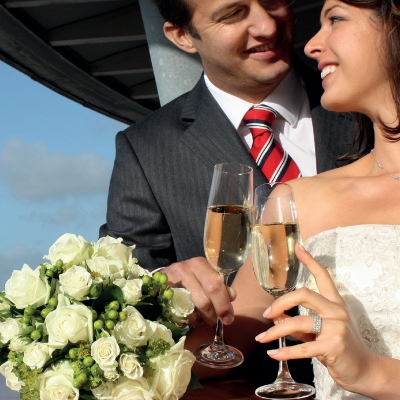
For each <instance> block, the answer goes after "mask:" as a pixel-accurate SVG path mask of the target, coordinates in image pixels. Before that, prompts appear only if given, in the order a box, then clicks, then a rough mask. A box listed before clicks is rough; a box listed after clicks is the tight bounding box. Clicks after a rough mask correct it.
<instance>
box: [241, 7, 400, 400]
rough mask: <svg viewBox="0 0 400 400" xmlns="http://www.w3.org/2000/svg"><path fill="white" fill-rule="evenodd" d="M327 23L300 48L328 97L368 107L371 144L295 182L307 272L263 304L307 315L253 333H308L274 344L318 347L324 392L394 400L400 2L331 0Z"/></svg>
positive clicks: (398, 353) (399, 240)
mask: <svg viewBox="0 0 400 400" xmlns="http://www.w3.org/2000/svg"><path fill="white" fill-rule="evenodd" d="M321 24H322V25H321V29H320V31H319V32H318V33H317V34H316V35H315V36H314V37H313V38H312V39H311V40H310V42H309V43H308V44H307V45H306V50H305V51H306V54H307V55H308V56H309V57H311V58H313V59H315V60H316V61H318V68H319V69H320V70H321V71H322V73H321V77H322V79H323V81H322V85H323V87H324V90H325V91H324V94H323V96H322V98H321V103H322V105H323V106H324V107H325V108H327V109H329V110H333V111H353V112H357V113H362V114H364V115H365V116H367V117H368V118H369V120H370V121H369V122H368V120H367V119H366V118H365V117H364V118H363V119H364V136H363V138H362V139H363V140H364V143H365V151H364V155H363V157H361V158H359V159H358V160H357V161H355V162H354V163H352V164H350V165H348V166H346V167H343V168H338V169H335V170H332V171H329V172H326V173H323V174H321V175H318V176H315V177H312V178H302V179H299V180H295V181H292V182H291V183H290V184H291V185H292V187H293V189H294V193H295V198H296V201H297V207H298V217H299V224H300V229H301V233H302V238H303V243H304V247H305V248H306V249H307V250H308V251H309V253H308V252H307V251H305V250H304V248H302V247H301V246H298V248H297V249H296V253H297V256H298V258H299V259H300V261H302V262H303V263H304V264H305V265H306V266H307V269H308V270H309V272H310V273H311V274H312V275H310V276H311V278H309V279H307V282H306V286H307V288H301V289H299V290H296V291H294V292H292V293H289V294H287V295H285V296H283V297H281V298H280V299H278V300H276V301H275V302H274V303H273V304H272V306H271V307H269V308H268V309H267V310H266V312H265V313H264V317H266V318H269V319H277V318H278V317H280V316H282V314H283V313H284V311H285V310H288V309H290V308H291V307H294V306H297V305H301V306H302V309H303V312H302V314H303V315H301V316H296V317H293V318H290V317H288V316H286V317H285V319H284V321H283V322H281V323H279V324H277V325H275V326H274V327H273V328H271V329H269V330H268V331H266V332H263V333H261V334H260V335H258V336H257V338H256V339H257V340H258V341H259V342H262V343H266V342H270V341H272V340H275V339H277V338H279V337H281V336H283V335H292V336H295V337H297V338H299V339H301V340H303V341H304V343H302V344H300V345H295V346H292V347H287V348H285V349H281V350H272V351H270V352H269V355H270V356H271V357H272V358H274V359H276V360H285V359H296V358H306V357H315V358H314V360H313V363H314V372H315V382H316V388H317V395H316V397H317V398H318V399H321V400H327V399H330V400H334V399H344V398H346V399H364V398H372V399H385V400H389V399H399V398H400V372H399V371H400V73H399V71H400V1H399V0H342V1H339V0H326V2H325V4H324V7H323V10H322V13H321ZM373 143H374V144H373ZM372 144H373V147H374V148H373V150H372V151H371V149H372ZM310 254H311V255H312V256H311V255H310ZM317 261H318V262H317ZM322 265H323V266H324V267H325V268H324V267H322ZM239 273H240V274H243V273H245V270H244V269H243V270H242V271H240V272H239ZM314 277H315V280H314ZM310 310H312V311H310ZM312 313H314V315H315V314H317V315H319V316H320V317H321V319H322V320H321V321H322V325H321V327H320V329H319V326H318V317H313V316H312ZM313 330H314V331H316V332H318V331H319V333H317V334H316V335H315V334H312V333H311V332H313ZM348 392H352V393H348Z"/></svg>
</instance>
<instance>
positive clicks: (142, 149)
mask: <svg viewBox="0 0 400 400" xmlns="http://www.w3.org/2000/svg"><path fill="white" fill-rule="evenodd" d="M156 3H157V5H158V7H159V9H160V12H161V14H162V15H163V17H164V19H165V20H166V22H165V25H164V32H165V34H166V36H167V37H168V38H169V39H170V40H171V41H172V42H173V43H175V45H176V46H178V47H179V48H180V49H182V50H183V51H186V52H188V53H193V54H197V55H198V56H199V57H200V59H201V62H202V65H203V68H204V72H205V76H203V77H202V78H201V79H200V81H199V82H198V84H197V85H196V87H195V88H194V89H193V90H192V91H190V92H189V93H186V94H184V95H183V96H181V97H179V98H178V99H175V100H174V101H172V102H170V103H169V104H167V105H165V106H164V107H162V108H161V109H159V110H158V111H156V112H154V113H153V114H152V115H150V116H149V117H147V118H144V119H143V120H141V121H140V122H138V123H137V124H135V125H134V126H132V127H130V128H128V129H127V130H126V131H124V132H120V133H119V134H118V135H117V139H116V146H117V155H116V160H115V165H114V171H113V175H112V179H111V185H110V192H109V200H108V211H107V224H105V225H103V226H102V227H101V229H100V235H101V236H104V235H107V234H109V235H112V236H115V237H122V238H123V239H124V242H125V243H127V244H133V243H135V244H136V245H137V248H136V250H135V256H136V257H137V258H138V259H139V263H140V265H142V266H143V267H145V268H149V269H153V268H158V267H164V266H165V267H166V268H165V269H164V271H163V272H166V273H167V274H168V276H169V280H170V284H172V285H177V286H185V287H186V288H187V289H189V290H190V291H191V292H192V294H193V300H194V302H195V305H196V307H197V314H196V315H195V316H194V317H193V319H192V320H191V323H192V324H196V323H198V322H199V321H200V320H202V321H203V322H205V324H206V325H212V324H214V323H215V319H216V315H218V316H219V317H221V318H222V320H223V321H224V323H225V324H226V325H229V324H231V323H232V321H233V314H234V312H233V307H232V305H231V303H230V300H233V299H234V297H235V292H234V291H232V290H230V291H229V290H228V291H226V290H224V285H223V283H222V282H221V280H220V279H219V277H218V274H217V273H216V272H215V271H214V270H213V269H212V268H211V267H210V265H209V264H208V262H207V261H206V260H205V258H204V250H203V229H204V220H205V213H206V208H207V200H208V194H209V189H210V185H211V178H212V172H213V166H214V165H215V164H218V163H222V162H237V163H242V164H247V165H250V166H251V167H253V169H254V185H255V186H258V185H260V184H263V183H265V182H267V179H266V177H265V176H264V175H263V173H262V172H261V170H260V168H259V167H258V166H257V164H256V163H255V161H254V160H253V158H252V157H251V156H250V154H249V151H250V148H251V145H252V136H251V134H250V131H249V128H247V127H246V125H245V123H244V122H243V116H244V114H245V112H246V111H247V110H248V109H249V108H250V107H251V106H252V105H254V104H258V103H261V102H263V101H265V102H266V103H267V104H268V105H270V106H271V107H273V108H274V109H275V110H276V111H277V112H278V116H277V119H276V122H275V124H274V135H275V138H276V139H277V140H278V141H280V142H281V144H282V146H283V148H284V149H285V150H286V151H287V152H288V153H289V154H290V155H291V156H292V158H293V159H294V161H295V162H296V163H297V165H298V166H299V168H300V170H301V172H302V173H303V175H313V174H315V173H317V172H322V171H324V170H327V169H330V168H333V167H335V158H336V157H338V156H340V155H342V154H344V153H345V152H346V151H347V148H346V147H345V146H344V143H346V142H349V141H350V140H349V136H350V135H351V134H350V128H349V121H348V120H347V119H346V117H345V116H344V115H339V114H337V115H335V114H332V113H329V112H327V111H325V110H323V109H322V108H321V107H320V106H319V98H320V88H321V84H320V82H319V81H318V80H314V79H313V72H311V71H309V70H308V69H307V68H304V67H303V69H304V71H303V73H302V79H303V80H304V83H305V88H306V89H305V88H303V85H302V81H301V80H300V78H299V76H298V75H297V73H296V71H295V70H294V68H292V43H293V30H294V28H293V16H292V12H291V10H290V8H289V6H288V3H287V1H286V0H265V1H260V0H235V1H233V0H183V1H177V0H156ZM317 79H319V78H317ZM306 90H307V91H306ZM307 92H308V93H307ZM315 92H317V93H315ZM307 95H308V99H307ZM311 115H312V120H311ZM249 279H255V278H254V276H252V277H249ZM233 286H234V287H235V288H236V292H237V293H238V296H237V299H236V301H235V302H234V305H235V314H236V320H235V323H234V324H233V325H232V328H231V329H228V330H226V332H227V337H228V338H230V339H229V340H231V341H233V342H235V341H237V335H235V334H234V333H232V334H231V336H229V332H235V329H236V328H234V327H235V326H238V325H239V321H238V319H239V320H241V318H242V317H243V318H244V319H245V320H246V329H247V335H250V336H251V335H253V334H254V335H253V336H251V340H252V341H254V339H253V338H254V336H255V335H256V334H257V333H259V332H260V331H261V330H262V329H265V326H263V327H261V325H260V324H262V323H263V322H262V321H260V319H261V318H260V317H261V314H262V310H264V309H265V308H266V307H267V306H268V303H269V302H271V301H272V300H271V298H270V297H269V296H268V295H267V294H266V293H264V292H263V290H262V289H261V288H260V291H259V292H258V293H247V292H246V282H234V285H233ZM248 296H251V297H252V299H253V300H254V301H256V302H257V301H258V303H259V304H260V310H257V311H254V310H252V311H249V310H247V308H246V303H247V300H248V298H249V297H248ZM258 313H260V314H258ZM242 322H243V321H242ZM209 334H210V335H212V332H209ZM196 340H197V339H196ZM196 340H194V341H193V345H195V344H196V343H200V341H201V339H198V341H197V342H196ZM232 344H234V345H235V344H236V343H232ZM239 345H240V346H242V347H241V348H242V350H243V351H244V352H245V353H246V352H247V351H248V350H250V348H251V347H252V346H253V344H252V343H250V342H249V343H248V344H243V343H240V344H239Z"/></svg>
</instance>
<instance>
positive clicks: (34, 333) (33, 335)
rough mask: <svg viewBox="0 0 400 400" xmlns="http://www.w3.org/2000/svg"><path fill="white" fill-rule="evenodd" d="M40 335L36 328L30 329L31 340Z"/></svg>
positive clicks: (36, 338) (38, 337)
mask: <svg viewBox="0 0 400 400" xmlns="http://www.w3.org/2000/svg"><path fill="white" fill-rule="evenodd" d="M41 337H42V334H41V333H40V332H39V331H38V330H37V329H35V330H34V331H32V333H31V339H32V340H39V339H40V338H41Z"/></svg>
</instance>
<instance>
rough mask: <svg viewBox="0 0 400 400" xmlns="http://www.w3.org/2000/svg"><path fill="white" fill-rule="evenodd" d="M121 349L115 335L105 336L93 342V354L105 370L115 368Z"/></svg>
mask: <svg viewBox="0 0 400 400" xmlns="http://www.w3.org/2000/svg"><path fill="white" fill-rule="evenodd" d="M119 353H120V349H119V346H118V343H117V341H116V340H115V338H114V337H112V336H110V337H104V338H100V339H98V340H96V341H95V342H93V343H92V347H91V355H92V357H93V359H94V361H96V363H97V364H99V366H100V368H101V369H102V370H103V371H109V370H114V369H115V367H116V366H117V365H118V362H117V361H116V359H117V357H118V355H119Z"/></svg>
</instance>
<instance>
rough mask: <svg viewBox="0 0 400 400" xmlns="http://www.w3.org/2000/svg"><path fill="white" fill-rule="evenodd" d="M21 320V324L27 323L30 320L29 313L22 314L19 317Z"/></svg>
mask: <svg viewBox="0 0 400 400" xmlns="http://www.w3.org/2000/svg"><path fill="white" fill-rule="evenodd" d="M21 322H22V323H23V324H29V323H30V322H31V317H30V316H29V315H26V314H24V315H23V316H22V318H21Z"/></svg>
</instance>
